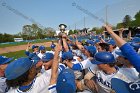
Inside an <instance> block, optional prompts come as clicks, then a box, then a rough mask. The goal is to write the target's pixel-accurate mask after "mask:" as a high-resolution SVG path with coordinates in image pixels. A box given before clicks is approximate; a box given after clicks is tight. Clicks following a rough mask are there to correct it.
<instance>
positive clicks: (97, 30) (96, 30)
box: [92, 27, 103, 34]
mask: <svg viewBox="0 0 140 93" xmlns="http://www.w3.org/2000/svg"><path fill="white" fill-rule="evenodd" d="M92 31H95V32H96V34H101V33H102V32H103V29H102V27H100V28H99V27H94V28H92Z"/></svg>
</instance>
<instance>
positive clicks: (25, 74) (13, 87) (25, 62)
mask: <svg viewBox="0 0 140 93" xmlns="http://www.w3.org/2000/svg"><path fill="white" fill-rule="evenodd" d="M37 62H38V61H35V60H30V59H29V58H19V59H17V60H15V61H13V62H11V63H10V64H9V65H8V66H7V68H6V70H5V76H6V83H7V86H8V87H9V90H8V92H7V93H49V92H48V88H47V87H48V85H49V80H50V76H51V72H50V71H48V72H46V73H43V74H41V75H40V76H38V77H37V76H36V75H37V70H36V64H37ZM40 66H41V65H40Z"/></svg>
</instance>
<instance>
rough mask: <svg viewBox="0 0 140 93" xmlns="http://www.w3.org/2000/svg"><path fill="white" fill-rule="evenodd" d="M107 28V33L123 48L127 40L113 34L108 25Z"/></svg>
mask: <svg viewBox="0 0 140 93" xmlns="http://www.w3.org/2000/svg"><path fill="white" fill-rule="evenodd" d="M105 28H106V30H107V32H108V33H109V34H110V35H111V37H112V38H113V39H114V40H115V42H116V44H117V46H118V47H121V46H122V45H124V44H125V43H126V41H125V40H123V39H122V38H120V37H119V36H118V35H117V34H115V33H114V32H113V30H112V28H111V27H110V26H108V25H106V26H105Z"/></svg>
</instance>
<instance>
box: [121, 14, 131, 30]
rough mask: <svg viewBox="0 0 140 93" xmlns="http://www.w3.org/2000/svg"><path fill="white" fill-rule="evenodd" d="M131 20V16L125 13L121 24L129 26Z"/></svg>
mask: <svg viewBox="0 0 140 93" xmlns="http://www.w3.org/2000/svg"><path fill="white" fill-rule="evenodd" d="M131 22H132V19H131V16H130V15H126V16H125V17H124V19H123V26H124V27H125V28H126V27H129V26H131Z"/></svg>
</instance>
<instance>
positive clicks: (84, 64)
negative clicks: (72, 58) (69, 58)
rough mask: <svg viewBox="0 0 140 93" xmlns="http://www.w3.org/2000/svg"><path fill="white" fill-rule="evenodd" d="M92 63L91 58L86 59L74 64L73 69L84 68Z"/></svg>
mask: <svg viewBox="0 0 140 93" xmlns="http://www.w3.org/2000/svg"><path fill="white" fill-rule="evenodd" d="M91 65H92V63H91V61H90V60H89V59H86V60H84V61H82V62H80V63H77V64H73V66H72V69H73V70H83V69H86V68H88V67H90V66H91Z"/></svg>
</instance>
